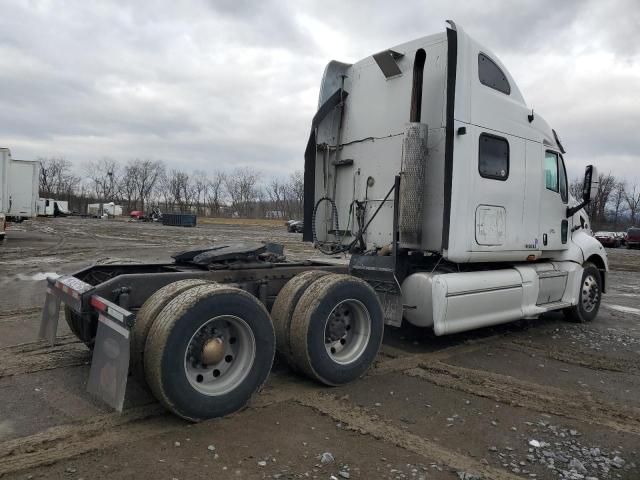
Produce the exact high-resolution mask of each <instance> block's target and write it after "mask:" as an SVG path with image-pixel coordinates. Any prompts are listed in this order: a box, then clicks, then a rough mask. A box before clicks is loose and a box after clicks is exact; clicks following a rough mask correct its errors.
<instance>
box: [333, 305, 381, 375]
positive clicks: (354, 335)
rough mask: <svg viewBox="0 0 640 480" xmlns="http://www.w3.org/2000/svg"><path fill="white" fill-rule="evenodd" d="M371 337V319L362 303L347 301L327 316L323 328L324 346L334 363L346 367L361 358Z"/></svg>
mask: <svg viewBox="0 0 640 480" xmlns="http://www.w3.org/2000/svg"><path fill="white" fill-rule="evenodd" d="M370 337H371V317H370V316H369V311H368V310H367V308H366V307H365V306H364V304H363V303H362V302H360V301H359V300H355V299H347V300H343V301H341V302H340V303H338V304H337V305H336V306H335V307H334V308H333V310H332V311H331V313H330V314H329V316H328V318H327V321H326V323H325V328H324V341H325V343H324V346H325V349H326V351H327V354H328V355H329V357H330V358H331V359H332V360H333V361H334V362H336V363H339V364H341V365H347V364H349V363H353V362H354V361H356V360H357V359H358V358H360V357H361V356H362V354H363V353H364V351H365V350H366V348H367V345H368V344H369V338H370Z"/></svg>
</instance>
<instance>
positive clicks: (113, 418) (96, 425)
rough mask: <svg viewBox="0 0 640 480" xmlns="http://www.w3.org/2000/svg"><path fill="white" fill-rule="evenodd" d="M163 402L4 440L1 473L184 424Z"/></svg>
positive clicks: (164, 430) (82, 452) (146, 435)
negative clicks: (172, 416) (166, 408)
mask: <svg viewBox="0 0 640 480" xmlns="http://www.w3.org/2000/svg"><path fill="white" fill-rule="evenodd" d="M167 416H168V414H167V413H166V411H165V409H164V408H162V406H160V405H159V404H151V405H145V406H141V407H136V408H133V409H130V410H127V411H125V413H123V414H120V413H117V412H114V413H108V414H104V415H98V416H95V417H92V418H90V419H87V420H85V421H83V422H78V423H71V424H66V425H60V426H56V427H52V428H48V429H47V430H44V431H42V432H39V433H36V434H34V435H29V436H27V437H21V438H17V439H14V440H9V441H6V442H3V443H0V476H2V475H5V474H7V473H15V472H18V471H22V470H27V469H29V468H34V467H39V466H45V465H51V464H53V463H56V462H59V461H61V460H66V459H69V458H72V457H76V456H78V455H82V454H84V453H87V452H90V451H93V450H97V449H103V448H108V447H110V446H114V445H118V444H121V443H125V442H130V441H131V440H133V439H142V438H146V437H149V436H152V435H157V434H160V433H164V432H166V431H168V430H171V429H173V428H176V427H177V426H180V425H184V423H183V422H180V421H178V420H177V419H176V420H175V421H173V420H169V419H167V418H164V417H167Z"/></svg>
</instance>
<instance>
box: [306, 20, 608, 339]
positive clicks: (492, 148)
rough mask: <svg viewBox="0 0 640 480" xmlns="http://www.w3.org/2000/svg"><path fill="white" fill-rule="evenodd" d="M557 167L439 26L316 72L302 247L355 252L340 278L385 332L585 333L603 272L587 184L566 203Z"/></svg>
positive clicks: (488, 67)
mask: <svg viewBox="0 0 640 480" xmlns="http://www.w3.org/2000/svg"><path fill="white" fill-rule="evenodd" d="M564 154H565V150H564V148H563V145H562V144H561V143H560V139H559V137H558V135H557V134H556V132H555V131H554V130H553V129H552V128H551V127H550V126H549V124H548V123H547V122H546V121H545V120H544V119H543V118H542V117H541V116H540V115H539V114H538V113H537V112H534V111H533V110H532V109H531V108H530V107H529V106H527V104H526V103H525V101H524V98H523V96H522V94H521V92H520V90H519V89H518V86H517V84H516V82H515V80H514V79H513V78H512V77H511V75H510V74H509V71H508V70H507V69H506V67H505V66H504V65H503V64H502V63H501V62H500V60H499V59H498V58H497V56H496V55H494V54H493V53H492V52H491V51H490V50H489V49H487V48H485V47H484V46H482V45H480V44H479V43H477V42H476V41H474V40H473V39H472V38H471V37H470V36H469V35H467V34H466V33H465V32H464V31H463V30H462V29H461V28H459V27H456V26H455V25H454V24H453V23H450V26H449V28H448V29H447V30H446V32H443V33H437V34H435V35H431V36H428V37H424V38H421V39H419V40H415V41H412V42H409V43H405V44H402V45H398V46H396V47H393V48H392V49H389V50H385V51H383V52H380V53H378V54H376V55H373V56H371V57H367V58H365V59H364V60H362V61H360V62H357V63H355V64H346V63H340V62H331V63H330V64H329V65H328V66H327V68H326V70H325V74H324V77H323V79H322V86H321V90H320V101H319V110H318V114H317V115H316V117H315V118H314V122H313V128H312V133H311V138H310V140H309V144H308V147H307V151H306V163H305V188H306V189H305V200H308V202H307V203H305V219H304V225H305V228H306V232H305V237H304V238H305V240H313V241H314V242H316V244H317V245H318V246H319V247H320V248H321V249H322V250H323V251H325V252H327V253H335V252H342V251H346V250H349V251H352V252H354V251H356V252H358V253H359V254H360V255H358V256H354V257H353V258H352V262H351V269H352V273H353V274H355V275H358V276H360V277H362V278H364V279H365V280H369V279H370V278H371V277H372V276H373V277H374V278H378V287H377V291H378V292H379V294H380V297H381V299H383V306H384V307H385V321H386V322H387V323H390V324H395V325H397V324H399V323H400V322H401V320H402V319H403V318H404V319H406V320H407V321H409V322H411V323H413V324H415V325H418V326H422V327H430V328H433V330H434V331H435V333H436V335H443V334H447V333H454V332H460V331H463V330H469V329H472V328H477V327H482V326H487V325H494V324H498V323H502V322H507V321H511V320H516V319H519V318H524V317H526V318H533V317H537V316H539V315H540V314H542V313H545V312H548V311H553V310H562V311H564V312H565V313H566V314H567V315H568V316H569V317H570V318H571V319H575V320H580V321H587V320H591V319H593V318H594V317H595V316H596V314H597V312H598V306H599V303H600V299H601V295H602V292H603V291H604V288H605V285H606V282H605V279H606V272H607V257H606V254H605V251H604V249H603V248H602V246H601V245H600V244H599V242H597V241H596V240H595V239H594V238H593V237H592V236H591V235H590V234H589V230H588V228H587V221H588V220H587V215H586V213H585V211H584V210H583V209H582V207H583V206H584V204H585V203H586V202H587V201H588V199H589V198H590V194H591V191H592V190H594V191H595V189H597V184H596V182H597V173H595V171H594V169H593V167H589V168H588V172H587V176H586V179H585V192H584V195H585V198H584V199H580V201H582V202H583V204H581V205H576V202H575V200H574V199H571V198H570V195H569V191H568V185H567V174H566V169H565V163H564ZM395 179H397V180H395ZM391 193H393V195H391ZM311 199H313V201H311ZM363 253H364V254H365V255H362V254H363Z"/></svg>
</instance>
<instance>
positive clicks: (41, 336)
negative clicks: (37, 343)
mask: <svg viewBox="0 0 640 480" xmlns="http://www.w3.org/2000/svg"><path fill="white" fill-rule="evenodd" d="M59 318H60V297H58V296H57V295H55V294H54V293H53V291H52V290H51V288H50V287H48V288H47V298H46V299H45V301H44V308H43V309H42V317H41V318H40V330H39V332H38V340H47V341H48V342H49V343H50V344H51V346H53V345H54V343H55V341H56V333H57V332H58V319H59Z"/></svg>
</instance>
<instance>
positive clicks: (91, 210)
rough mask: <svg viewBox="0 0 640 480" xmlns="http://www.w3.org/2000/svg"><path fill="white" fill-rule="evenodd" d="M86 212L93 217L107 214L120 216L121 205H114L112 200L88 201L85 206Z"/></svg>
mask: <svg viewBox="0 0 640 480" xmlns="http://www.w3.org/2000/svg"><path fill="white" fill-rule="evenodd" d="M87 213H88V214H89V215H92V216H94V217H102V216H103V215H108V216H110V217H120V216H122V206H121V205H116V204H115V203H114V202H109V203H90V204H89V205H88V206H87Z"/></svg>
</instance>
